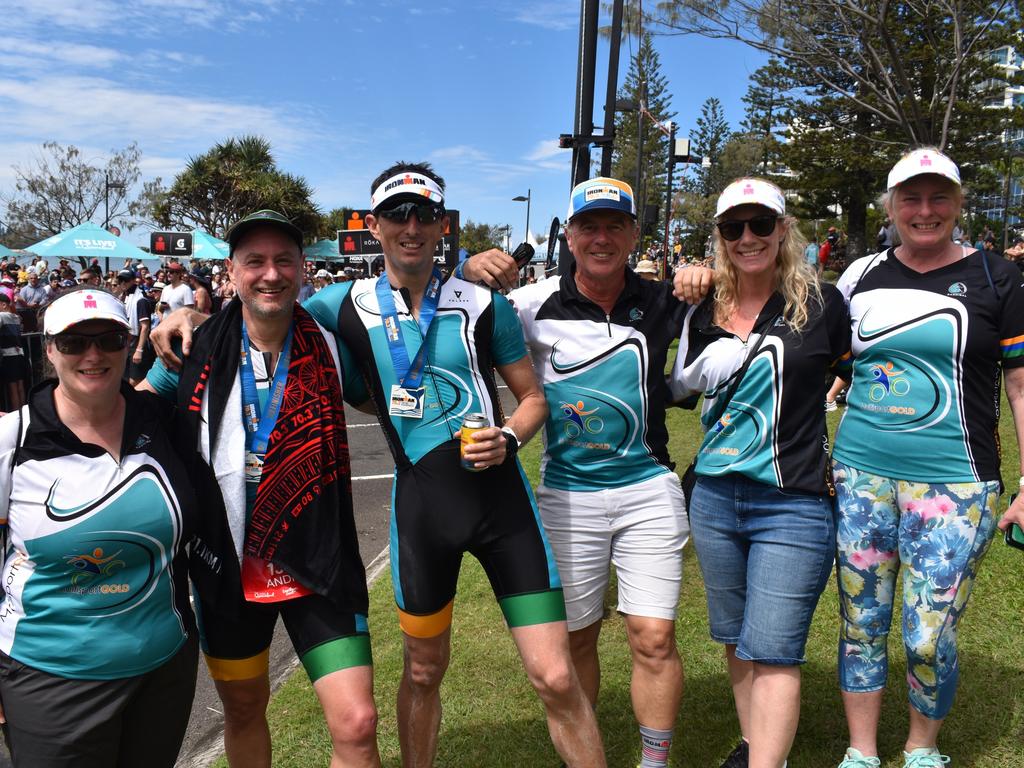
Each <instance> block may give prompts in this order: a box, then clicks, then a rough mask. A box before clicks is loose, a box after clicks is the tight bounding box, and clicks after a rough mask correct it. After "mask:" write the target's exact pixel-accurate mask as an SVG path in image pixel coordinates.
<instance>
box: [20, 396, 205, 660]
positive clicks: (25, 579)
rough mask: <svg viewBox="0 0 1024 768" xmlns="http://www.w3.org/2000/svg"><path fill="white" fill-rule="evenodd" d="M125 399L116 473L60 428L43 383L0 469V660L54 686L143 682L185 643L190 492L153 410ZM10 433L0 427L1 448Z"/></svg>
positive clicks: (146, 402) (103, 457) (147, 403)
mask: <svg viewBox="0 0 1024 768" xmlns="http://www.w3.org/2000/svg"><path fill="white" fill-rule="evenodd" d="M125 397H126V400H127V409H126V413H125V430H124V444H123V449H122V457H121V460H120V462H118V461H115V460H114V458H113V457H111V456H110V455H109V454H108V453H106V452H105V451H103V450H102V449H100V448H99V447H97V446H95V445H90V444H86V443H82V442H81V441H80V440H78V438H77V437H75V435H74V434H72V433H71V432H70V431H69V430H68V429H67V428H66V427H65V426H64V425H63V424H61V423H60V421H59V419H58V418H57V415H56V412H55V410H54V406H53V384H52V383H49V384H47V385H43V386H42V387H41V388H39V389H37V390H36V391H35V392H34V393H33V395H32V397H31V400H30V405H29V406H28V407H27V408H26V409H24V410H23V411H22V415H23V418H22V422H23V424H24V427H25V428H24V441H23V444H22V445H21V446H20V447H19V448H17V450H16V451H15V450H10V451H5V454H4V456H3V457H0V469H2V470H3V471H4V472H7V473H9V474H8V478H9V479H8V478H5V481H6V482H5V483H4V485H6V486H9V491H8V488H7V487H4V488H0V507H3V508H6V518H7V523H8V527H9V547H8V551H7V553H6V554H7V557H6V560H5V563H4V569H3V584H4V594H3V600H2V602H0V650H3V652H4V653H6V654H8V655H9V656H11V657H12V658H14V659H17V660H18V661H20V662H21V663H23V664H26V665H28V666H30V667H34V668H36V669H40V670H43V671H45V672H49V673H51V674H54V675H59V676H61V677H67V678H77V679H102V680H105V679H115V678H124V677H132V676H135V675H140V674H143V673H145V672H148V671H150V670H152V669H155V668H156V667H158V666H160V665H161V664H162V663H164V662H165V661H167V660H168V659H170V658H171V657H172V656H173V655H174V654H175V653H176V652H177V651H178V649H179V648H180V647H181V645H182V643H184V642H185V639H186V637H187V636H188V633H189V632H190V631H193V626H194V620H193V617H192V611H191V608H190V607H189V604H188V589H187V582H186V571H187V563H186V555H185V551H184V545H185V543H186V542H188V541H189V538H190V536H191V526H188V525H186V523H185V520H186V519H187V515H186V512H187V511H188V512H189V514H195V512H194V511H191V510H194V509H195V503H196V502H195V500H194V498H193V495H192V492H191V488H192V486H191V483H190V482H189V478H188V477H187V475H186V473H185V470H184V467H183V466H182V465H181V463H180V462H179V461H178V460H177V458H176V455H175V453H174V450H173V449H172V447H171V441H170V438H169V437H168V436H167V435H166V434H165V433H164V432H163V430H162V429H161V428H160V424H161V420H160V419H159V418H156V417H154V410H152V409H154V408H164V407H165V406H164V405H163V404H162V403H159V401H156V405H155V406H154V405H153V403H154V400H155V399H154V398H153V397H152V396H151V395H147V394H143V393H135V392H134V391H133V390H125ZM18 421H19V414H16V413H15V414H9V415H8V416H6V417H4V419H3V421H2V424H3V428H2V430H0V431H2V433H3V444H4V445H5V446H13V445H14V444H15V441H11V440H9V438H10V437H11V434H12V431H13V432H14V433H16V432H17V430H18V426H17V422H18ZM26 422H27V423H26ZM15 456H16V457H17V458H16V460H15V461H14V466H13V471H12V470H11V469H10V465H11V462H12V459H13V458H14V457H15ZM183 489H184V490H183ZM3 491H8V492H7V493H3ZM186 507H187V510H186ZM2 511H3V510H2V509H0V512H2Z"/></svg>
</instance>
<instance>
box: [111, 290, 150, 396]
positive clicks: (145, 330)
mask: <svg viewBox="0 0 1024 768" xmlns="http://www.w3.org/2000/svg"><path fill="white" fill-rule="evenodd" d="M117 295H118V296H120V297H121V300H122V301H123V302H124V304H125V309H126V312H127V315H128V326H129V330H130V331H131V334H132V342H131V345H130V347H129V349H130V350H131V355H130V356H129V357H128V368H127V374H128V382H129V383H130V384H131V385H132V386H133V387H134V386H135V385H136V384H138V383H139V382H140V381H142V380H143V379H144V378H145V376H146V372H147V371H148V370H149V368H150V366H151V365H153V360H154V359H155V358H156V355H155V354H154V352H153V345H152V344H151V343H150V340H149V333H150V331H151V330H152V323H153V320H152V318H153V308H154V306H153V300H152V299H151V298H149V297H148V296H146V294H145V292H144V291H143V290H142V289H141V288H139V286H137V285H136V284H135V275H134V274H132V273H131V272H130V271H128V270H122V271H121V272H118V273H117Z"/></svg>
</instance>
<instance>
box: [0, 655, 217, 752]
mask: <svg viewBox="0 0 1024 768" xmlns="http://www.w3.org/2000/svg"><path fill="white" fill-rule="evenodd" d="M197 645H198V644H197V642H196V640H195V638H194V637H190V638H189V639H188V640H187V641H186V642H185V644H184V645H183V646H182V648H181V650H180V651H178V652H177V653H176V654H175V655H174V656H172V657H171V659H170V660H169V661H167V662H166V663H164V664H163V665H162V666H160V667H157V668H156V669H154V670H153V671H152V672H147V673H146V674H144V675H138V676H137V677H126V678H121V679H119V680H71V679H68V678H66V677H58V676H57V675H51V674H49V673H47V672H43V671H41V670H38V669H34V668H32V667H27V666H25V665H24V664H22V663H20V662H18V661H15V660H14V659H12V658H11V657H10V656H7V655H6V654H4V653H0V702H2V704H3V708H4V715H5V717H6V718H7V723H6V725H4V726H3V732H4V737H5V738H6V740H7V746H8V748H9V749H10V750H11V759H12V760H13V762H14V765H15V766H16V768H173V766H174V763H175V761H176V760H177V759H178V751H179V750H180V749H181V742H182V739H184V738H185V727H186V726H187V725H188V717H189V714H190V713H191V711H192V697H193V695H194V694H195V689H196V663H197V660H198V650H197ZM70 652H72V653H73V652H74V651H70ZM84 652H88V651H87V650H85V651H84Z"/></svg>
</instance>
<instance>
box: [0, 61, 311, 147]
mask: <svg viewBox="0 0 1024 768" xmlns="http://www.w3.org/2000/svg"><path fill="white" fill-rule="evenodd" d="M294 112H295V110H294V108H291V109H288V110H287V112H286V110H285V106H284V105H282V106H281V107H279V108H272V107H265V106H256V105H247V104H237V103H235V104H231V103H225V102H223V101H218V100H215V99H207V98H203V97H202V96H181V95H176V94H173V93H160V92H158V91H145V90H140V89H136V88H132V87H130V86H125V85H121V84H119V83H117V82H114V81H112V80H108V79H105V78H99V77H78V76H60V75H55V76H52V77H40V78H37V79H34V80H20V79H19V80H12V79H0V135H6V136H18V137H33V138H38V139H44V138H53V139H56V140H58V141H72V142H74V143H78V142H95V141H99V142H101V143H102V142H103V141H104V140H106V138H107V137H110V136H133V137H136V138H137V139H138V140H139V141H140V143H142V141H143V140H144V139H149V140H151V141H155V142H156V143H158V144H159V145H167V144H172V143H175V142H179V141H187V142H188V143H189V144H191V145H196V144H197V143H198V144H199V145H200V146H201V145H202V143H203V142H209V141H211V140H219V139H222V138H224V137H225V136H229V135H231V134H232V133H254V132H255V133H260V134H263V135H265V136H267V138H269V139H270V140H271V142H272V143H273V144H274V145H275V146H278V145H279V146H281V147H283V148H287V147H288V146H290V145H295V144H297V143H299V142H302V141H304V140H307V139H309V138H310V137H311V129H309V128H306V127H304V126H303V125H302V124H301V123H300V121H299V120H298V119H297V118H296V117H293V116H292V115H293V114H294Z"/></svg>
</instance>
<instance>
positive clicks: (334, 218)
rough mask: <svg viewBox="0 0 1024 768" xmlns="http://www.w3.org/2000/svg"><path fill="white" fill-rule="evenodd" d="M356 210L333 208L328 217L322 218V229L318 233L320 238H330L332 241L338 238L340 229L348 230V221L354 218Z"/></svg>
mask: <svg viewBox="0 0 1024 768" xmlns="http://www.w3.org/2000/svg"><path fill="white" fill-rule="evenodd" d="M353 210H355V209H354V208H344V207H342V208H332V209H331V210H330V211H329V212H328V213H327V214H326V215H324V216H322V217H320V228H319V231H318V232H317V235H318V236H319V237H328V238H330V239H331V240H333V239H334V238H336V237H337V236H338V230H339V229H348V220H349V218H350V217H351V216H352V211H353Z"/></svg>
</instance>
